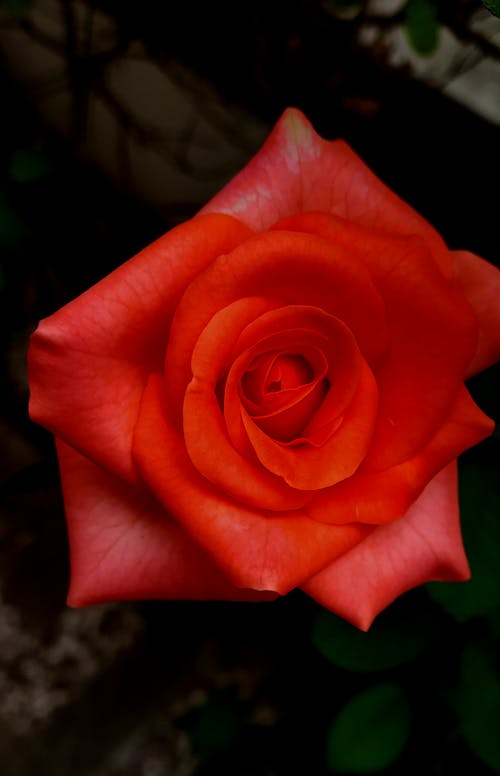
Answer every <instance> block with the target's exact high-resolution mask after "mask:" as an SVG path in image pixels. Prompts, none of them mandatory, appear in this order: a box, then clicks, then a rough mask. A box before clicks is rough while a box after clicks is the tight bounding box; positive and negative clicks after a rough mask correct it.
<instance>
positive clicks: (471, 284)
mask: <svg viewBox="0 0 500 776" xmlns="http://www.w3.org/2000/svg"><path fill="white" fill-rule="evenodd" d="M452 257H453V268H454V270H455V277H456V279H457V282H458V284H459V286H460V287H461V289H462V291H463V293H464V294H465V296H466V297H467V299H468V301H469V303H470V305H471V306H472V308H473V310H474V312H475V313H476V317H477V321H478V329H479V337H478V343H477V350H476V354H475V356H474V358H473V359H472V361H471V363H470V364H469V371H468V377H470V376H471V375H473V374H476V373H477V372H481V370H482V369H486V367H488V366H491V365H492V364H495V363H496V362H497V361H498V360H499V359H500V269H498V267H495V266H493V264H490V263H489V262H487V261H485V260H484V259H481V258H480V257H479V256H475V255H474V254H473V253H469V252H468V251H453V252H452Z"/></svg>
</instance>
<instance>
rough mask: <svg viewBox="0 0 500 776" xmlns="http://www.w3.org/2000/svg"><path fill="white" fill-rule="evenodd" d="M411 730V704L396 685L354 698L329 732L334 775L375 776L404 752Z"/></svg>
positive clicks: (330, 765) (329, 757) (379, 686)
mask: <svg viewBox="0 0 500 776" xmlns="http://www.w3.org/2000/svg"><path fill="white" fill-rule="evenodd" d="M410 728H411V716H410V709H409V705H408V701H407V700H406V697H405V695H404V693H403V691H402V690H401V688H400V687H399V685H397V684H390V683H387V684H377V685H375V686H374V687H370V689H368V690H364V691H363V692H361V693H359V694H358V695H355V696H354V697H353V698H352V699H351V700H350V701H349V702H348V703H347V704H346V705H345V706H344V707H343V708H342V709H341V710H340V712H339V714H338V715H337V717H336V718H335V720H334V721H333V724H332V726H331V728H330V730H329V732H328V737H327V753H326V758H327V764H328V768H329V769H330V770H331V771H347V772H350V773H374V772H377V771H381V770H383V769H384V768H386V767H387V766H388V765H390V764H391V763H392V762H393V761H394V760H395V759H396V758H397V757H398V756H399V755H400V754H401V752H402V751H403V749H404V746H405V744H406V741H407V739H408V736H409V734H410Z"/></svg>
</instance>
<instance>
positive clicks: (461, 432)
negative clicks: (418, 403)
mask: <svg viewBox="0 0 500 776" xmlns="http://www.w3.org/2000/svg"><path fill="white" fill-rule="evenodd" d="M493 428H494V424H493V421H492V420H490V419H489V418H488V417H487V416H486V415H485V414H484V413H483V412H481V410H480V409H479V407H478V406H477V405H476V404H475V403H474V401H473V400H472V398H471V396H470V394H469V392H468V391H467V390H466V388H462V390H461V391H460V393H459V395H458V397H457V399H456V400H455V402H454V404H453V406H452V408H451V410H450V413H449V416H448V418H447V419H446V422H445V423H444V424H443V426H442V427H441V428H440V429H439V431H438V432H437V434H436V435H435V437H434V438H433V439H432V440H431V441H430V442H429V443H428V444H427V445H426V446H425V447H424V448H423V449H422V450H421V451H419V453H418V454H417V455H416V456H414V457H413V458H411V459H409V460H408V461H405V462H404V463H401V464H398V465H397V466H393V467H392V468H390V469H386V470H385V471H383V472H374V473H364V472H361V471H359V472H357V473H356V474H355V475H354V476H353V477H351V478H350V479H348V480H344V481H343V482H340V483H338V484H337V485H336V486H335V487H334V488H329V489H328V490H325V491H323V492H322V493H318V494H317V496H315V497H314V499H313V500H312V501H311V502H310V503H309V504H308V505H307V512H308V514H309V515H310V516H311V517H314V519H316V520H321V521H325V522H327V523H343V522H347V523H349V522H351V521H352V520H359V521H360V522H362V523H364V522H366V523H373V524H382V523H388V522H392V521H394V520H397V519H398V518H400V517H401V516H402V515H404V514H405V512H406V511H407V510H408V509H409V507H410V506H411V504H412V503H413V502H414V501H415V499H416V498H417V497H418V496H419V494H420V493H421V492H422V490H423V489H424V488H425V486H426V485H427V483H428V482H429V481H430V480H431V479H432V478H433V477H434V476H435V475H436V474H437V473H438V472H439V471H441V469H443V468H444V467H445V466H446V464H448V463H449V462H450V461H452V460H454V459H455V458H456V457H457V456H458V455H460V453H462V452H463V451H464V450H467V449H468V448H469V447H472V446H473V445H475V444H477V443H478V442H480V441H481V440H482V439H485V437H487V436H489V435H490V434H491V433H492V431H493Z"/></svg>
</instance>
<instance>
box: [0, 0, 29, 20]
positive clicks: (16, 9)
mask: <svg viewBox="0 0 500 776" xmlns="http://www.w3.org/2000/svg"><path fill="white" fill-rule="evenodd" d="M1 6H4V7H5V8H7V9H8V10H9V11H10V12H11V13H12V14H13V15H14V16H17V17H19V18H22V17H23V16H26V14H27V13H28V12H29V11H30V9H31V6H32V0H0V7H1Z"/></svg>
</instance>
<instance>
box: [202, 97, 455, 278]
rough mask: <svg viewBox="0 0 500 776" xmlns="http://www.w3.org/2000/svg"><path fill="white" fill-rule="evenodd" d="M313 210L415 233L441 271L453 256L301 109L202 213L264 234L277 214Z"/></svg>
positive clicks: (291, 113) (447, 269)
mask: <svg viewBox="0 0 500 776" xmlns="http://www.w3.org/2000/svg"><path fill="white" fill-rule="evenodd" d="M311 210H317V211H321V212H324V213H334V214H336V215H339V216H341V217H343V218H347V219H348V220H350V221H353V222H354V223H359V224H364V225H366V226H376V227H377V228H379V229H383V230H384V231H387V232H389V233H391V234H406V235H410V234H413V235H419V236H421V237H423V239H424V240H425V241H426V243H427V244H428V246H429V249H430V250H431V252H432V255H433V257H434V260H435V261H436V264H437V265H438V266H439V267H440V268H441V270H442V271H443V272H444V274H446V275H447V276H450V275H451V261H450V255H449V252H448V250H447V249H446V246H445V244H444V243H443V240H442V239H441V237H440V236H439V234H438V233H437V232H436V231H435V229H433V228H432V226H431V225H430V224H429V223H428V222H427V221H426V220H425V219H424V218H422V217H421V216H420V215H418V213H416V212H415V211H414V210H413V209H412V208H411V207H410V206H409V205H408V204H406V203H405V202H403V201H402V200H401V199H400V198H399V197H397V196H396V195H395V194H394V193H393V192H392V191H391V190H390V189H389V188H388V187H387V186H385V185H384V184H383V183H382V182H381V181H380V180H379V179H378V178H377V177H376V175H374V174H373V173H372V172H371V171H370V170H369V169H368V167H367V166H366V165H365V164H364V162H362V161H361V159H360V158H359V156H357V155H356V154H355V153H354V151H352V150H351V148H349V146H348V145H347V144H346V143H345V142H343V141H341V140H335V141H333V142H332V141H328V140H323V138H321V137H319V135H317V134H316V132H315V131H314V129H313V127H312V126H311V124H310V123H309V121H308V120H307V119H306V117H305V116H304V114H303V113H301V112H300V111H299V110H296V109H294V108H289V109H288V110H286V111H285V112H284V114H283V115H282V117H281V118H280V120H279V121H278V122H277V124H276V126H275V127H274V129H273V131H272V132H271V134H270V135H269V137H268V139H267V140H266V142H265V143H264V145H263V146H262V148H261V149H260V150H259V151H258V153H257V154H256V156H255V157H254V158H253V159H252V160H251V161H250V162H249V163H248V164H247V165H246V167H244V169H243V170H242V171H241V172H240V173H239V174H238V175H236V177H234V178H233V179H232V180H231V181H230V182H229V183H228V184H227V185H226V186H225V187H224V188H223V189H222V191H220V192H219V193H218V194H216V195H215V197H214V198H213V199H212V200H210V202H209V203H208V204H207V205H205V207H204V208H203V209H202V211H201V212H202V213H217V212H218V213H228V214H230V215H233V216H235V217H236V218H238V219H240V220H242V221H244V222H245V223H246V224H248V225H249V226H251V227H252V228H253V229H256V230H258V231H263V230H265V229H268V228H269V227H270V226H271V224H273V223H274V222H275V221H277V220H278V219H280V218H286V217H287V216H291V215H293V214H295V213H303V212H306V211H311Z"/></svg>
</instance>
